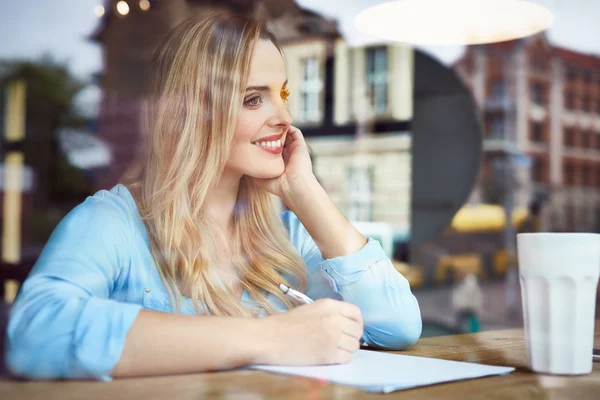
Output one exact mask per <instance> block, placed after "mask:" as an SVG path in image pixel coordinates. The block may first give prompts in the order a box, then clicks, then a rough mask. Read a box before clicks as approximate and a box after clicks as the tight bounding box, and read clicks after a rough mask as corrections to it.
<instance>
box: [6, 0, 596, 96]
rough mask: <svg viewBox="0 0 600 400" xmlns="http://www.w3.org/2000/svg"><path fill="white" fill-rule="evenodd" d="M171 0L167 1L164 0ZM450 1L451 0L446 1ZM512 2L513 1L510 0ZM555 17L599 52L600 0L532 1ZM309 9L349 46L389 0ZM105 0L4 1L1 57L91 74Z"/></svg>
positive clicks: (582, 45)
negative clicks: (55, 63)
mask: <svg viewBox="0 0 600 400" xmlns="http://www.w3.org/2000/svg"><path fill="white" fill-rule="evenodd" d="M163 1H167V0H163ZM447 1H451V0H447ZM507 1H511V0H507ZM534 1H535V2H538V3H541V4H544V5H546V6H547V7H548V8H550V9H551V10H552V11H553V12H554V13H555V15H556V21H555V24H554V26H553V27H551V28H550V30H549V31H548V37H549V38H550V41H551V42H552V43H553V44H555V45H560V46H563V47H569V48H573V49H575V50H579V51H583V52H588V53H596V54H600V39H599V38H600V23H598V21H600V0H534ZM297 2H298V3H299V4H300V5H302V6H304V7H307V8H310V9H312V10H315V11H318V12H321V13H323V14H325V15H327V16H330V17H334V18H337V19H338V21H339V23H340V29H341V31H342V33H343V34H344V36H345V37H346V38H347V40H348V41H349V42H350V44H356V45H358V44H364V43H368V42H369V41H371V40H372V38H369V37H366V36H365V35H362V34H361V33H360V32H359V31H358V30H357V29H356V28H354V26H353V18H354V16H355V15H356V14H357V13H358V12H359V11H360V10H361V9H363V8H365V7H367V6H369V5H372V4H378V3H383V2H385V0H345V1H344V7H340V6H339V4H340V0H297ZM101 3H102V1H101V0H0V58H4V59H6V58H36V57H38V56H40V55H42V54H44V53H49V54H52V55H53V56H55V57H56V58H58V59H60V60H65V61H67V62H68V63H69V65H70V67H71V69H72V70H73V72H74V73H75V74H77V75H78V76H80V77H82V78H88V77H89V75H90V74H91V73H93V72H95V71H99V70H101V69H102V56H101V52H100V48H99V46H97V45H96V44H94V43H92V42H89V41H87V40H86V36H87V35H89V34H90V33H91V32H92V31H93V30H94V27H95V26H96V25H97V23H98V19H97V18H96V16H95V15H94V13H93V9H94V6H95V5H97V4H101ZM424 50H426V51H429V52H430V53H433V54H434V55H436V56H437V57H438V58H439V59H440V60H442V61H444V62H452V61H453V60H455V59H456V58H457V57H458V56H459V55H460V53H461V51H462V48H461V47H448V46H444V47H442V46H438V47H428V48H425V49H424ZM98 96H99V93H98V91H97V90H96V89H94V88H90V89H89V90H88V91H87V92H85V93H83V94H82V96H81V102H82V103H83V104H88V103H89V104H92V103H94V102H95V101H96V100H97V97H98Z"/></svg>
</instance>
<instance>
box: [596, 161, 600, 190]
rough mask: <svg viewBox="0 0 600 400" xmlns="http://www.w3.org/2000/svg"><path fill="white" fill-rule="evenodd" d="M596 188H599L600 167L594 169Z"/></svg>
mask: <svg viewBox="0 0 600 400" xmlns="http://www.w3.org/2000/svg"><path fill="white" fill-rule="evenodd" d="M596 187H599V188H600V166H597V167H596Z"/></svg>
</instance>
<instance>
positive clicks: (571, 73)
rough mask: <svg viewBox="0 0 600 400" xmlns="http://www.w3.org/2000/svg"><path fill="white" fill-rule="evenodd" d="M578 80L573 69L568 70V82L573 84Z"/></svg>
mask: <svg viewBox="0 0 600 400" xmlns="http://www.w3.org/2000/svg"><path fill="white" fill-rule="evenodd" d="M576 78H577V73H576V72H575V70H574V69H572V68H569V69H568V70H567V80H568V81H569V82H573V81H574V80H575V79H576Z"/></svg>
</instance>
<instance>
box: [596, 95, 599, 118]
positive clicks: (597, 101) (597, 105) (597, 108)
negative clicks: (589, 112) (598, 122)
mask: <svg viewBox="0 0 600 400" xmlns="http://www.w3.org/2000/svg"><path fill="white" fill-rule="evenodd" d="M596 114H598V115H600V98H598V100H596Z"/></svg>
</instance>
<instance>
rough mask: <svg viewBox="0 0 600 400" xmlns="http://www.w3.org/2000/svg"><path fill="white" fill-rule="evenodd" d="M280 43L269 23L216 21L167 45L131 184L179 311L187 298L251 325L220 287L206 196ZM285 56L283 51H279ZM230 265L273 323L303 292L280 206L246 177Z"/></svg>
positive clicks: (155, 72)
mask: <svg viewBox="0 0 600 400" xmlns="http://www.w3.org/2000/svg"><path fill="white" fill-rule="evenodd" d="M259 39H268V40H271V41H272V42H273V43H274V44H275V45H276V46H277V47H278V48H279V49H280V47H279V46H278V44H277V42H276V39H275V38H274V36H273V35H272V33H270V32H269V31H268V30H267V28H266V25H265V22H264V21H261V20H258V19H255V18H254V17H244V16H238V15H233V14H230V13H227V12H223V11H220V12H211V13H208V14H205V15H204V16H203V17H202V18H201V19H197V18H195V19H190V20H187V21H185V22H184V23H182V24H180V25H179V26H178V27H176V28H175V29H174V30H173V31H172V32H171V33H170V34H169V35H168V36H167V37H166V38H165V39H164V41H163V42H162V43H161V44H160V45H159V47H158V48H157V50H156V52H155V55H154V59H153V61H152V64H151V68H150V71H149V76H148V78H149V79H148V82H149V85H148V88H147V97H146V99H145V104H144V107H143V111H142V112H143V119H142V125H143V129H142V130H143V132H144V134H145V136H146V137H145V140H146V142H147V147H146V150H145V153H144V156H143V161H142V163H141V164H140V168H139V169H138V173H137V174H135V175H133V177H132V175H131V174H130V175H129V179H130V181H129V183H126V184H127V185H128V186H129V187H130V188H136V189H137V191H138V193H139V195H138V198H137V199H136V201H137V202H138V207H139V210H140V214H141V216H142V219H143V220H144V223H145V225H146V228H147V230H148V235H149V238H150V243H151V247H152V254H153V256H154V259H155V261H156V264H157V266H158V269H159V271H160V276H161V278H162V280H163V283H164V284H165V286H166V288H167V290H168V292H169V296H170V297H171V301H172V303H173V305H174V308H175V309H176V311H177V312H179V310H180V309H181V301H182V293H183V294H184V295H188V296H189V297H191V298H192V299H193V300H194V306H195V308H196V312H197V313H200V312H201V309H200V307H202V308H203V309H204V311H205V312H207V313H210V314H212V315H232V316H253V315H256V313H257V312H258V311H259V310H257V309H248V308H246V307H244V306H243V305H241V304H240V303H239V299H236V298H235V297H234V295H233V293H232V291H231V290H230V289H228V288H226V287H225V286H224V285H222V284H220V280H219V278H218V276H217V274H216V268H215V260H216V254H215V251H214V249H215V237H217V236H218V235H216V233H215V232H216V228H215V226H214V225H212V224H211V222H210V219H209V217H208V216H207V214H206V212H205V207H204V206H205V199H206V195H207V192H208V190H209V189H210V187H211V186H212V185H215V184H216V183H217V182H218V181H219V179H220V177H221V175H222V173H223V171H224V168H225V164H226V162H227V159H228V157H229V153H230V149H231V146H232V140H233V136H234V132H235V125H236V118H237V114H238V110H239V109H240V107H241V106H242V102H243V99H244V93H245V87H246V84H247V80H248V74H249V70H250V60H251V57H252V51H253V49H254V45H255V44H256V42H257V41H258V40H259ZM280 52H281V50H280ZM125 182H127V178H126V181H125ZM233 223H234V234H233V235H234V237H233V239H232V240H231V241H230V244H231V245H232V248H233V249H240V251H239V252H234V253H233V254H232V261H233V264H234V266H235V268H236V272H237V274H238V278H239V280H240V282H241V284H242V286H243V288H244V289H245V290H247V291H248V293H249V294H250V295H251V296H252V298H253V300H254V301H256V302H257V303H258V305H259V306H260V307H262V308H263V309H264V310H265V311H266V312H267V313H269V314H270V313H273V312H275V309H274V307H273V306H272V304H271V302H270V301H269V300H268V298H267V296H268V295H269V294H271V295H274V296H275V297H276V298H278V299H279V300H280V301H281V302H282V303H283V304H284V305H285V306H286V307H288V308H289V307H292V306H293V304H292V303H291V302H290V301H289V300H288V299H287V298H286V297H285V296H284V295H283V294H282V293H281V291H280V290H279V288H278V285H279V283H281V282H284V283H287V284H291V285H293V286H296V287H299V288H301V289H304V288H305V286H306V271H305V266H304V263H303V261H302V259H301V258H300V256H299V254H298V252H297V251H296V249H295V248H294V247H293V246H292V244H291V243H290V241H289V239H288V237H287V232H286V231H285V228H284V226H283V224H282V222H281V219H280V216H279V214H278V212H277V210H276V208H275V207H274V204H273V202H272V196H271V195H270V194H269V193H267V192H266V191H265V190H263V189H261V188H259V187H257V186H255V185H253V184H252V183H251V182H250V180H249V179H247V178H246V177H242V179H241V182H240V187H239V192H238V197H237V203H236V206H235V212H234V222H233Z"/></svg>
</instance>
